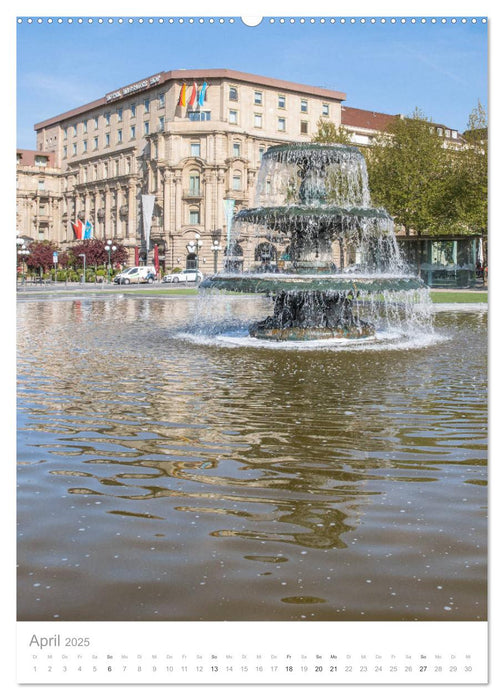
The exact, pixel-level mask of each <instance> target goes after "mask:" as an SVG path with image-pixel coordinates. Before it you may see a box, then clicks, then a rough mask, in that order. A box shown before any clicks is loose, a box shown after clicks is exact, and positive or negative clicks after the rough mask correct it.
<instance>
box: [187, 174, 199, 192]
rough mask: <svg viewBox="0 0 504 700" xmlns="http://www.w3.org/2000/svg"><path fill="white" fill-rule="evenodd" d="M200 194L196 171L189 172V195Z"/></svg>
mask: <svg viewBox="0 0 504 700" xmlns="http://www.w3.org/2000/svg"><path fill="white" fill-rule="evenodd" d="M200 193H201V179H200V174H199V172H198V171H197V170H191V172H190V173H189V194H190V195H192V196H199V194H200Z"/></svg>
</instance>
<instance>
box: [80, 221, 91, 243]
mask: <svg viewBox="0 0 504 700" xmlns="http://www.w3.org/2000/svg"><path fill="white" fill-rule="evenodd" d="M82 237H83V238H85V239H89V238H93V224H92V223H91V222H90V221H86V225H85V227H84V235H83V236H82Z"/></svg>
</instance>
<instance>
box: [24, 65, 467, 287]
mask: <svg viewBox="0 0 504 700" xmlns="http://www.w3.org/2000/svg"><path fill="white" fill-rule="evenodd" d="M345 99H346V95H345V94H344V93H342V92H339V91H335V90H329V89H327V88H320V87H313V86H308V85H301V84H298V83H292V82H288V81H284V80H278V79H274V78H269V77H263V76H257V75H252V74H249V73H243V72H239V71H233V70H229V69H208V70H174V71H163V72H160V73H157V74H155V75H152V76H149V77H148V78H146V79H144V80H141V81H138V82H135V83H132V84H130V85H127V86H124V87H120V88H118V89H115V90H113V91H111V92H109V93H108V94H106V95H105V96H103V97H101V98H99V99H97V100H95V101H94V102H91V103H88V104H84V105H81V106H78V107H76V108H75V109H72V110H70V111H68V112H66V113H64V114H60V115H57V116H55V117H52V118H49V119H46V120H44V121H43V122H40V123H38V124H36V125H35V131H36V151H25V150H21V149H20V150H18V151H17V159H18V192H17V195H18V196H17V204H18V210H17V211H18V213H17V227H18V233H19V235H21V236H23V238H25V239H26V238H28V239H34V240H51V241H54V242H56V243H57V244H58V245H59V246H60V247H61V248H62V249H65V248H67V247H68V246H69V245H70V244H71V243H72V242H73V241H74V234H73V230H72V226H71V223H72V222H75V221H76V220H77V219H80V220H82V221H88V220H89V221H90V222H91V223H92V224H93V225H94V234H95V237H97V238H100V239H106V238H111V239H114V240H115V241H119V242H121V243H122V244H123V245H125V246H126V247H127V249H128V250H129V252H130V262H133V260H134V256H135V248H137V249H138V250H139V254H140V258H141V259H145V255H146V240H145V235H144V231H143V223H142V199H141V196H142V195H144V194H150V195H154V197H155V204H154V210H153V215H152V226H151V231H150V236H149V251H148V255H149V262H151V257H152V255H153V253H152V250H153V247H154V245H157V247H158V251H159V259H160V263H161V266H162V267H163V268H165V269H172V268H174V267H180V268H184V267H194V266H196V265H199V267H200V268H201V269H202V270H203V272H204V273H206V274H210V273H211V272H213V270H214V262H215V259H214V255H215V250H216V246H215V243H217V244H218V247H219V248H220V251H219V253H218V255H219V256H220V262H221V261H222V255H224V254H227V255H228V256H229V257H231V258H232V262H233V264H234V265H235V266H236V267H237V268H240V267H241V266H243V265H245V266H247V267H248V266H249V265H251V264H252V265H254V264H255V265H270V264H276V263H277V262H278V261H279V256H280V253H281V251H280V250H279V249H277V248H276V247H275V246H272V245H271V243H268V244H265V242H264V241H262V242H261V241H260V240H258V241H257V243H256V244H255V245H254V246H240V245H239V244H238V245H237V246H236V247H234V248H233V249H232V250H227V249H226V248H227V246H228V240H227V233H228V231H227V229H228V223H229V218H228V216H227V215H226V211H225V208H224V204H223V203H224V201H226V200H227V201H228V202H229V203H230V207H231V209H233V210H235V211H236V210H239V209H242V208H246V207H249V206H252V205H253V199H254V191H255V187H256V179H257V173H258V170H259V166H260V163H261V158H262V154H263V153H264V151H265V150H266V149H267V148H268V147H270V146H272V145H275V144H282V143H288V142H303V141H311V139H312V138H313V135H314V134H315V132H316V131H317V128H318V122H319V120H320V119H321V118H322V119H326V120H329V121H331V122H332V123H334V125H335V126H336V127H339V126H344V127H345V129H347V130H348V131H349V132H350V135H351V139H352V142H353V143H355V144H356V145H358V146H364V147H366V146H369V145H372V142H373V138H374V136H375V135H376V134H377V133H378V132H380V131H383V129H385V128H386V126H387V125H388V124H389V123H390V121H391V120H393V119H394V118H397V116H398V115H387V114H381V113H377V112H371V111H367V110H360V109H356V108H352V107H346V106H345V107H343V106H342V103H343V101H344V100H345ZM434 127H435V128H437V130H438V133H440V136H441V137H442V138H443V139H444V141H445V143H446V144H447V145H450V146H451V147H456V148H458V147H460V146H461V144H462V143H463V138H462V137H461V136H460V134H458V132H456V131H454V130H452V129H449V128H447V127H445V126H443V125H433V128H434ZM198 236H199V237H200V238H199V240H200V241H201V244H202V245H201V249H200V251H199V253H198V254H197V256H196V255H195V254H194V253H191V252H190V245H189V244H190V242H191V241H194V240H196V239H197V238H198ZM188 245H189V248H188ZM246 256H248V258H247V259H246V260H244V258H245V257H246Z"/></svg>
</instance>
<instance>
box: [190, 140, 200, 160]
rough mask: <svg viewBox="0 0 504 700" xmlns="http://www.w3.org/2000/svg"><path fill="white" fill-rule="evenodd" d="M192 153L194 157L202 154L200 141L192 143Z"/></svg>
mask: <svg viewBox="0 0 504 700" xmlns="http://www.w3.org/2000/svg"><path fill="white" fill-rule="evenodd" d="M191 155H192V157H193V158H199V157H200V156H201V145H200V144H199V143H191Z"/></svg>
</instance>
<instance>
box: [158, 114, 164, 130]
mask: <svg viewBox="0 0 504 700" xmlns="http://www.w3.org/2000/svg"><path fill="white" fill-rule="evenodd" d="M158 131H164V117H159V126H158Z"/></svg>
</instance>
